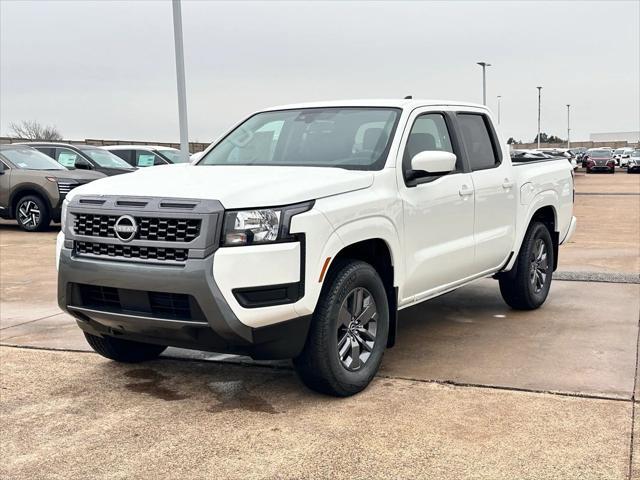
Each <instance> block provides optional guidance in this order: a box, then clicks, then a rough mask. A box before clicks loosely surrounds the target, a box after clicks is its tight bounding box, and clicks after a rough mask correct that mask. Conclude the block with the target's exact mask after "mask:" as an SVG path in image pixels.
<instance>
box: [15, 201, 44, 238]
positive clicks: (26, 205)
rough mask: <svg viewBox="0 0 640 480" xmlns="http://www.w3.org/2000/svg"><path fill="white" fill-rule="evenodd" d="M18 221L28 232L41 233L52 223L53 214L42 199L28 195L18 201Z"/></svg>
mask: <svg viewBox="0 0 640 480" xmlns="http://www.w3.org/2000/svg"><path fill="white" fill-rule="evenodd" d="M16 220H17V221H18V225H19V226H20V228H22V229H23V230H26V231H27V232H41V231H42V230H44V229H46V228H47V227H48V226H49V224H50V223H51V213H50V212H49V207H47V204H46V203H45V202H44V201H43V200H42V198H40V197H38V196H36V195H27V196H25V197H22V198H21V199H20V200H18V203H17V205H16Z"/></svg>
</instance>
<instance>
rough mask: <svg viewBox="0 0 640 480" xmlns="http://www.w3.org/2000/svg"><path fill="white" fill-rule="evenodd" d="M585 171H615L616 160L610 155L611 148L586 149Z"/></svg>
mask: <svg viewBox="0 0 640 480" xmlns="http://www.w3.org/2000/svg"><path fill="white" fill-rule="evenodd" d="M586 166H587V173H591V172H608V173H615V172H616V161H615V160H614V159H613V156H612V155H611V150H606V149H602V150H600V149H594V150H589V151H587V161H586Z"/></svg>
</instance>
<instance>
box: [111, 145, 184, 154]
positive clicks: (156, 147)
mask: <svg viewBox="0 0 640 480" xmlns="http://www.w3.org/2000/svg"><path fill="white" fill-rule="evenodd" d="M101 148H104V149H105V150H130V149H140V150H176V151H178V152H179V150H178V149H177V148H173V147H168V146H166V145H104V146H103V147H101Z"/></svg>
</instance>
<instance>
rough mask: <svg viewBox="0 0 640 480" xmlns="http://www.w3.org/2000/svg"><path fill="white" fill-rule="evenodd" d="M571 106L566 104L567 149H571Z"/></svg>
mask: <svg viewBox="0 0 640 480" xmlns="http://www.w3.org/2000/svg"><path fill="white" fill-rule="evenodd" d="M570 118H571V105H570V104H568V103H567V148H571V123H570Z"/></svg>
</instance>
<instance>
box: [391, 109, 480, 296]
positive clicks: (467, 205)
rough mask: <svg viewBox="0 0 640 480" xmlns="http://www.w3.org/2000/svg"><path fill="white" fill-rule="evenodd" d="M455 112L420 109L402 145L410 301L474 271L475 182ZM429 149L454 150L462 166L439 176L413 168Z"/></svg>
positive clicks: (407, 290)
mask: <svg viewBox="0 0 640 480" xmlns="http://www.w3.org/2000/svg"><path fill="white" fill-rule="evenodd" d="M452 118H453V117H452V116H451V114H450V113H448V112H446V111H438V112H434V111H428V110H427V111H425V110H424V109H423V110H422V111H420V110H418V111H417V112H414V114H413V115H412V119H410V122H409V124H410V125H411V129H410V131H409V133H408V134H407V133H405V138H404V139H403V143H402V145H404V147H403V146H401V151H402V152H403V157H402V172H401V174H400V175H399V177H400V178H399V183H400V185H399V188H400V194H401V196H402V199H403V209H404V252H405V275H406V277H405V279H406V282H405V287H404V289H403V291H402V292H400V295H401V302H404V303H409V302H410V301H411V299H414V300H420V299H422V298H425V297H428V296H431V295H434V294H436V293H438V292H439V291H442V290H446V289H447V288H448V287H449V286H451V285H453V284H455V283H456V282H459V281H460V280H463V279H465V278H466V277H468V276H469V275H471V274H472V272H473V263H474V241H473V223H474V191H473V182H472V179H471V173H470V172H469V171H468V168H467V167H466V166H465V165H464V164H463V157H462V155H460V150H459V143H458V140H457V137H456V135H455V132H454V130H453V128H452V127H451V125H452ZM425 150H444V151H447V152H451V153H454V154H455V155H456V156H457V157H458V160H457V164H456V171H454V172H451V173H449V174H447V175H443V176H439V177H429V176H423V177H420V172H413V171H411V168H410V167H411V158H412V157H413V156H415V155H416V154H417V153H419V152H421V151H425Z"/></svg>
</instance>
